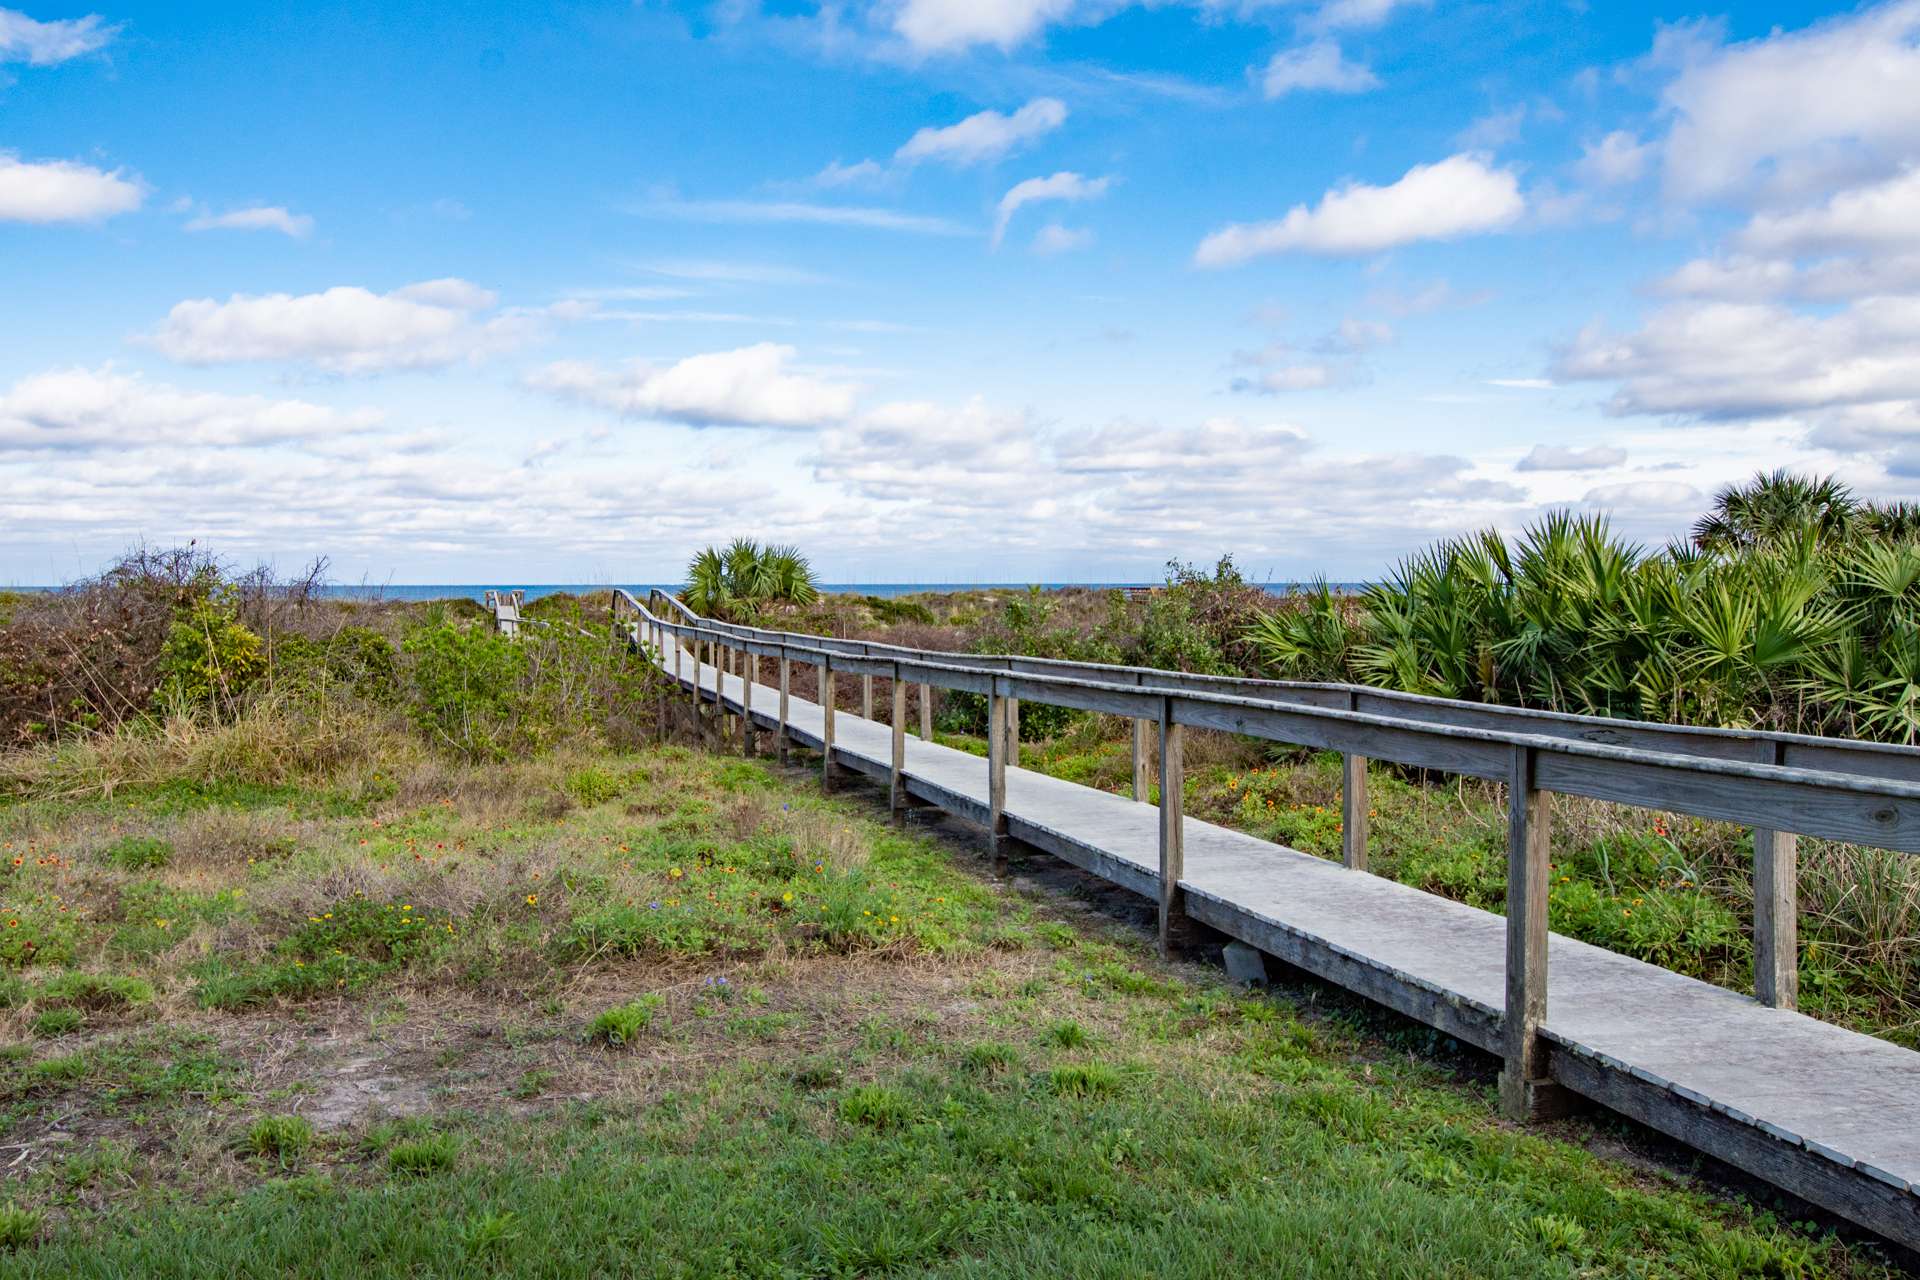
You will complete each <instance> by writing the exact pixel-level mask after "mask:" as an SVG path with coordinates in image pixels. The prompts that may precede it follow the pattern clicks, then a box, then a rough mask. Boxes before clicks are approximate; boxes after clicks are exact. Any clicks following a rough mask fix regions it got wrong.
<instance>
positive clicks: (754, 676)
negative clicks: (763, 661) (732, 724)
mask: <svg viewBox="0 0 1920 1280" xmlns="http://www.w3.org/2000/svg"><path fill="white" fill-rule="evenodd" d="M740 657H741V662H740V670H741V672H742V674H744V675H745V677H746V678H745V679H744V680H742V681H741V682H740V754H741V755H743V756H750V755H752V754H753V682H754V681H755V680H758V679H759V678H760V655H759V654H757V653H754V652H753V651H752V650H750V649H742V650H741V651H740Z"/></svg>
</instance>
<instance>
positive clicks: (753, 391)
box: [529, 342, 858, 428]
mask: <svg viewBox="0 0 1920 1280" xmlns="http://www.w3.org/2000/svg"><path fill="white" fill-rule="evenodd" d="M797 354H798V353H797V352H796V351H795V350H794V349H793V348H792V347H789V346H783V345H781V344H778V343H772V342H761V343H756V344H755V345H753V346H750V347H741V348H738V349H737V350H733V351H714V352H708V353H706V354H703V355H696V356H688V357H687V358H686V359H684V360H680V361H677V362H675V363H673V364H668V365H660V364H657V363H655V362H652V361H648V360H630V361H627V362H626V363H625V364H623V365H621V366H620V367H618V368H615V369H606V368H603V367H601V366H599V365H595V364H591V363H587V362H583V361H560V362H557V363H555V364H550V365H548V366H547V367H546V368H544V369H541V370H539V371H538V372H537V373H535V374H534V375H533V376H532V377H531V378H530V379H529V381H530V382H531V384H532V385H533V386H535V387H538V388H539V389H541V390H543V391H550V392H553V393H555V394H558V395H562V396H565V397H567V398H569V399H573V400H579V401H582V402H584V403H587V404H592V405H597V406H599V407H601V408H605V409H611V410H613V411H614V412H616V413H619V414H621V415H623V416H625V417H631V418H659V419H663V420H666V421H671V422H681V423H685V424H687V425H689V426H696V427H724V426H737V427H756V426H757V427H786V428H794V427H817V426H822V425H825V424H827V423H831V422H836V421H839V420H842V419H844V418H846V417H847V416H848V415H849V414H850V413H851V412H852V411H853V403H854V396H855V393H856V391H857V390H858V388H856V387H854V386H853V385H851V384H849V383H844V382H833V381H829V380H827V379H824V378H819V377H815V376H812V375H809V374H805V373H796V372H793V371H791V370H790V368H789V366H790V365H791V364H792V362H793V359H794V357H795V355H797Z"/></svg>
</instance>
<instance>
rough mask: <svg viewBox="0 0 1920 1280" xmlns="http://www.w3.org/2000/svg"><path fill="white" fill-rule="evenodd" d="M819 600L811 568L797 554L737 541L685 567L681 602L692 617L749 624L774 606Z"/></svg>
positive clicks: (787, 548)
mask: <svg viewBox="0 0 1920 1280" xmlns="http://www.w3.org/2000/svg"><path fill="white" fill-rule="evenodd" d="M819 595H820V590H819V587H818V586H817V585H816V584H815V582H814V577H813V566H812V565H810V564H808V563H807V558H806V557H805V556H803V555H801V554H800V552H799V550H798V549H797V548H795V547H790V546H766V547H763V546H761V545H760V544H759V543H757V542H754V541H753V540H752V539H750V538H735V539H734V540H733V541H732V542H731V543H729V544H728V545H727V546H725V547H724V548H723V547H708V548H706V549H705V550H704V551H701V552H700V553H698V554H697V555H695V556H694V557H693V559H692V560H691V561H689V562H688V564H687V585H686V588H685V589H684V590H683V591H682V592H681V597H680V598H681V599H682V600H683V601H684V602H685V603H686V606H687V607H688V608H689V609H692V610H693V611H694V612H695V613H701V614H705V615H707V616H709V617H715V618H728V619H732V620H733V621H736V622H751V621H753V620H754V619H756V618H759V617H761V616H763V615H764V614H765V613H766V612H767V610H768V609H769V608H770V607H772V606H775V605H783V604H786V605H802V604H812V603H813V602H814V601H815V600H816V599H818V598H819Z"/></svg>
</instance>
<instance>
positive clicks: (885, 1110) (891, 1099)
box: [839, 1084, 914, 1129]
mask: <svg viewBox="0 0 1920 1280" xmlns="http://www.w3.org/2000/svg"><path fill="white" fill-rule="evenodd" d="M839 1110H840V1118H841V1119H842V1120H845V1121H846V1122H847V1123H848V1124H857V1125H864V1126H866V1127H867V1128H869V1129H898V1128H901V1127H903V1126H904V1125H905V1124H906V1123H907V1122H908V1121H909V1120H911V1119H912V1118H913V1112H914V1106H913V1099H912V1098H910V1097H909V1096H908V1095H907V1094H906V1093H905V1091H903V1090H901V1089H898V1088H896V1087H894V1086H893V1085H888V1084H863V1085H861V1086H860V1087H859V1088H857V1089H851V1090H849V1091H848V1092H847V1093H846V1094H845V1095H843V1096H842V1097H841V1099H840V1108H839Z"/></svg>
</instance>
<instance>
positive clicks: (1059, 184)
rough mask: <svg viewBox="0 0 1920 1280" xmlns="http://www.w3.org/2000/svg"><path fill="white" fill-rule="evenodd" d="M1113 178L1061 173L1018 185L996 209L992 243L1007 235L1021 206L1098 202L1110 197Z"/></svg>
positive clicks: (998, 241)
mask: <svg viewBox="0 0 1920 1280" xmlns="http://www.w3.org/2000/svg"><path fill="white" fill-rule="evenodd" d="M1111 182H1112V179H1110V178H1085V177H1082V176H1081V175H1079V174H1077V173H1071V172H1068V171H1066V170H1062V171H1061V172H1059V173H1056V174H1054V175H1053V176H1052V177H1048V178H1028V179H1027V180H1026V181H1025V182H1021V183H1016V184H1015V185H1014V186H1013V188H1012V189H1011V190H1010V191H1008V192H1007V194H1005V195H1004V196H1001V197H1000V203H999V205H998V206H997V207H996V209H995V210H994V219H993V243H994V244H996V245H998V244H999V243H1000V241H1001V240H1002V239H1003V238H1005V236H1006V234H1007V224H1008V223H1009V222H1011V221H1012V220H1013V215H1014V214H1015V213H1017V212H1019V210H1020V208H1021V206H1023V205H1029V204H1034V203H1037V202H1040V201H1047V200H1067V201H1080V200H1097V199H1099V198H1100V197H1101V196H1103V195H1105V194H1107V187H1108V186H1109V185H1110V184H1111Z"/></svg>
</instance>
